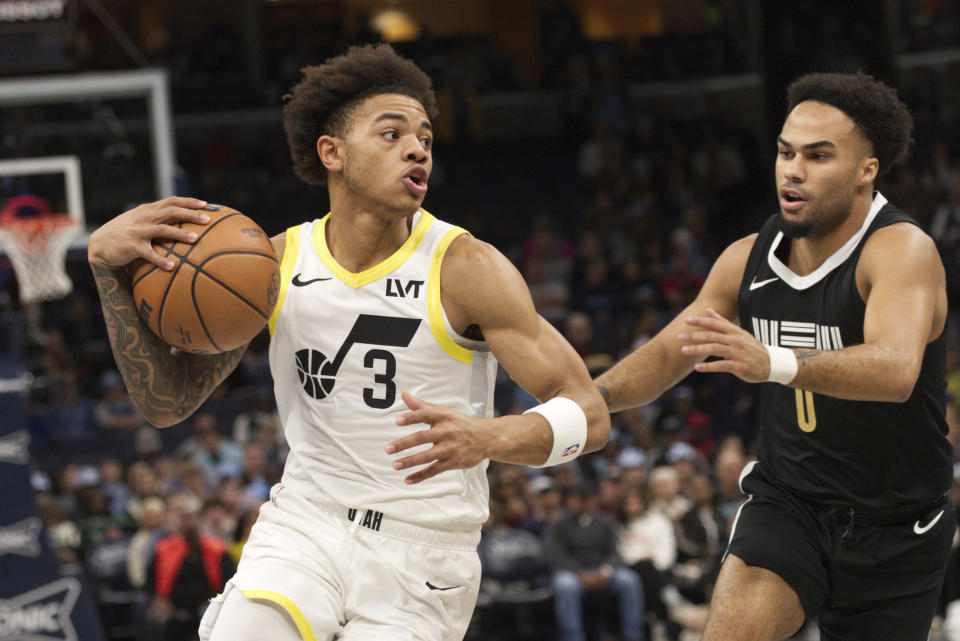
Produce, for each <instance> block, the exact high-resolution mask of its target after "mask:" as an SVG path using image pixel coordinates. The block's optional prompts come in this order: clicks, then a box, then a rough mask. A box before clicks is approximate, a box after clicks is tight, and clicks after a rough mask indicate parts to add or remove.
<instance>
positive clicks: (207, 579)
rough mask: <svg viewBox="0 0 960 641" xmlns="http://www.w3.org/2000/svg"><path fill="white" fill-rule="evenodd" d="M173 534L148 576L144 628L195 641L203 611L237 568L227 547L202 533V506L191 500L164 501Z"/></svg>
mask: <svg viewBox="0 0 960 641" xmlns="http://www.w3.org/2000/svg"><path fill="white" fill-rule="evenodd" d="M167 507H168V510H169V511H170V513H171V514H170V517H171V523H173V524H174V527H173V528H172V530H173V532H174V533H173V534H172V535H171V536H168V537H167V538H165V539H163V540H161V541H160V542H158V543H157V548H156V554H154V557H153V561H152V562H151V563H150V566H149V569H148V572H147V588H148V593H149V596H150V602H149V606H148V608H147V617H148V626H149V628H150V630H151V632H152V633H153V634H154V635H156V638H158V639H162V640H163V641H184V640H185V639H195V638H196V633H197V628H198V627H199V625H200V617H201V614H202V610H203V608H204V607H205V606H206V604H207V602H208V601H209V599H210V597H212V596H214V595H215V594H217V593H218V592H222V591H223V588H224V585H225V584H226V581H227V578H229V577H231V576H233V573H234V571H235V570H236V566H235V565H234V564H233V560H232V559H231V558H230V555H229V554H227V544H226V543H225V542H223V541H221V540H220V539H217V538H214V537H211V536H207V535H205V534H200V529H199V525H200V505H199V504H198V503H197V502H196V501H195V500H194V499H193V498H192V497H189V496H184V495H174V496H173V497H171V499H170V501H169V502H168V505H167Z"/></svg>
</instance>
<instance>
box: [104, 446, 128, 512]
mask: <svg viewBox="0 0 960 641" xmlns="http://www.w3.org/2000/svg"><path fill="white" fill-rule="evenodd" d="M100 488H101V489H102V490H103V493H104V494H106V495H107V499H108V500H109V506H110V514H114V515H119V514H123V513H124V512H125V511H126V505H127V501H128V500H129V499H130V488H128V487H127V484H126V483H124V482H123V466H122V465H120V462H119V461H116V460H114V459H106V460H103V461H100Z"/></svg>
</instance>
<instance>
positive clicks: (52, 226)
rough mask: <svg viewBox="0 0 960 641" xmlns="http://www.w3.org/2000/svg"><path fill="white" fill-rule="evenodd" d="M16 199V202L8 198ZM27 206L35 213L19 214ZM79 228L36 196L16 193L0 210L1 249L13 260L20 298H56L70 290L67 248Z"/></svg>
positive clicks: (26, 301) (24, 301)
mask: <svg viewBox="0 0 960 641" xmlns="http://www.w3.org/2000/svg"><path fill="white" fill-rule="evenodd" d="M11 201H16V202H11ZM26 207H29V208H31V209H34V210H36V212H37V215H35V216H30V217H27V216H18V215H17V213H18V212H19V211H20V210H21V209H23V208H26ZM79 231H80V225H78V224H77V223H76V222H75V221H74V220H73V219H71V218H70V216H69V215H67V214H54V213H52V212H51V211H50V207H49V204H48V203H47V201H46V200H45V199H43V198H39V197H37V196H26V195H25V196H17V197H14V198H11V199H10V201H8V202H7V205H6V207H4V209H3V211H2V212H0V249H3V251H4V252H6V254H7V256H9V257H10V262H11V263H13V270H14V271H15V272H16V274H17V283H18V284H19V286H20V302H21V303H25V304H26V303H35V302H38V301H45V300H56V299H58V298H62V297H64V296H66V295H67V294H69V293H70V292H71V291H72V290H73V283H72V282H70V278H69V277H68V276H67V263H66V256H67V248H68V247H69V246H70V240H71V239H72V238H73V237H74V236H75V235H76V234H77V233H78V232H79Z"/></svg>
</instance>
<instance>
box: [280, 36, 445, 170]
mask: <svg viewBox="0 0 960 641" xmlns="http://www.w3.org/2000/svg"><path fill="white" fill-rule="evenodd" d="M302 72H303V79H302V80H301V81H300V82H299V83H298V84H297V85H295V86H294V87H293V89H291V90H290V93H289V94H287V95H286V96H284V100H285V101H286V104H285V105H284V108H283V127H284V129H285V130H286V132H287V143H288V144H289V145H290V155H291V157H292V159H293V170H294V172H296V174H297V175H298V176H300V178H302V179H303V180H304V181H305V182H307V183H309V184H311V185H325V184H326V183H327V169H326V167H324V166H323V163H322V162H320V158H319V157H318V156H317V139H319V138H320V136H323V135H330V136H343V135H345V134H346V133H347V132H348V131H349V128H350V124H351V122H350V117H351V115H352V113H353V110H354V108H355V107H356V106H357V105H358V104H360V103H361V102H362V101H363V100H365V99H367V98H369V97H371V96H376V95H380V94H385V93H396V94H402V95H405V96H409V97H411V98H413V99H414V100H417V101H419V102H420V104H421V105H423V110H424V111H425V112H426V113H427V116H428V117H429V118H430V119H431V120H432V119H433V118H435V117H436V115H437V99H436V97H435V96H434V94H433V89H432V86H431V81H430V77H429V76H427V74H425V73H424V72H423V71H422V70H421V69H420V68H419V67H417V65H415V64H414V63H413V62H411V61H410V60H407V59H406V58H403V57H401V56H400V55H398V54H397V52H396V51H394V49H393V47H391V46H390V45H388V44H380V45H364V46H360V47H351V48H349V49H348V50H347V51H346V53H343V54H341V55H339V56H336V57H334V58H330V59H329V60H327V61H326V62H324V63H323V64H320V65H313V66H309V67H304V68H303V69H302Z"/></svg>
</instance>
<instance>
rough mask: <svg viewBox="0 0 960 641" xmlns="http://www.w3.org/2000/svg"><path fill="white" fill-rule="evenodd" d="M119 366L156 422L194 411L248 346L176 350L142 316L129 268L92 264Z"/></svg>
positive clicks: (137, 401)
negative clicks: (209, 353) (201, 352)
mask: <svg viewBox="0 0 960 641" xmlns="http://www.w3.org/2000/svg"><path fill="white" fill-rule="evenodd" d="M91 269H92V271H93V276H94V280H95V281H96V284H97V289H98V290H99V292H100V304H101V307H102V308H103V318H104V321H105V322H106V325H107V334H108V335H109V337H110V346H111V348H112V349H113V355H114V358H115V359H116V361H117V367H118V369H119V370H120V373H121V374H122V375H123V380H124V382H125V383H126V385H127V390H128V391H129V393H130V397H131V399H132V400H133V401H134V403H135V404H136V406H137V408H138V409H139V410H140V412H141V413H143V415H144V416H145V417H146V418H147V419H149V420H150V421H152V422H158V421H163V420H164V419H169V418H170V417H175V418H177V419H182V418H185V417H186V416H188V415H189V414H190V413H191V412H192V411H193V410H194V409H196V407H197V406H198V405H200V403H201V402H203V400H204V399H206V397H207V396H208V395H209V394H210V392H211V391H212V390H213V388H214V387H216V386H217V385H219V384H220V382H221V381H222V380H223V379H224V378H226V376H227V375H228V374H229V373H230V372H232V371H233V369H234V368H235V367H236V366H237V363H239V362H240V358H241V357H242V356H243V353H244V351H246V347H240V348H238V349H235V350H233V351H231V352H225V353H223V354H216V355H213V356H203V355H194V354H189V355H186V354H183V355H175V354H173V353H172V352H171V348H170V346H169V345H167V344H166V343H164V342H163V341H162V340H160V339H159V338H158V337H157V336H156V335H155V334H154V333H153V332H152V331H151V330H150V328H149V327H147V326H146V325H145V324H144V323H143V321H142V320H141V319H140V315H139V314H138V313H137V307H136V303H135V301H134V299H133V295H132V293H131V291H130V285H129V283H128V282H127V276H126V273H125V272H124V270H112V269H109V268H107V267H103V266H100V265H91Z"/></svg>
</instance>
